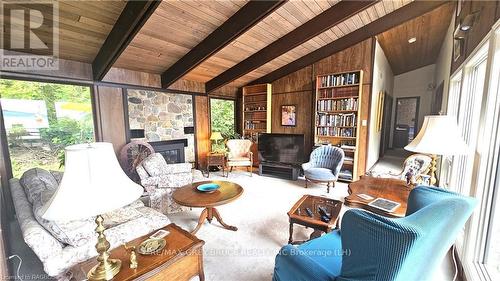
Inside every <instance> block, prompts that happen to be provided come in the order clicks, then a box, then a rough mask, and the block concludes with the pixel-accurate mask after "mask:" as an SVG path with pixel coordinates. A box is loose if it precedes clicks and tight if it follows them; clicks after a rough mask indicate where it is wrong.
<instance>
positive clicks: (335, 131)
mask: <svg viewBox="0 0 500 281" xmlns="http://www.w3.org/2000/svg"><path fill="white" fill-rule="evenodd" d="M318 136H324V137H356V128H339V127H318Z"/></svg>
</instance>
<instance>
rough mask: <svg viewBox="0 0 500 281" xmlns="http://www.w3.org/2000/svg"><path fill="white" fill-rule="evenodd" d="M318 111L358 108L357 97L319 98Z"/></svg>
mask: <svg viewBox="0 0 500 281" xmlns="http://www.w3.org/2000/svg"><path fill="white" fill-rule="evenodd" d="M318 110H319V111H338V110H358V99H357V98H348V99H340V100H319V101H318Z"/></svg>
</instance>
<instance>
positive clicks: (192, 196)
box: [172, 181, 243, 208]
mask: <svg viewBox="0 0 500 281" xmlns="http://www.w3.org/2000/svg"><path fill="white" fill-rule="evenodd" d="M205 183H215V184H218V185H220V188H219V189H217V190H216V191H214V192H210V193H208V192H201V191H198V190H197V189H196V187H197V186H199V185H201V184H205ZM241 194H243V188H242V187H241V186H240V185H239V184H236V183H234V182H229V181H201V182H195V183H192V184H189V185H186V186H184V187H181V188H179V189H177V190H176V191H174V193H173V195H172V198H173V199H174V201H175V202H176V203H177V204H179V205H182V206H186V207H198V208H204V207H214V206H219V205H224V204H227V203H229V202H231V201H234V200H236V199H237V198H238V197H240V196H241Z"/></svg>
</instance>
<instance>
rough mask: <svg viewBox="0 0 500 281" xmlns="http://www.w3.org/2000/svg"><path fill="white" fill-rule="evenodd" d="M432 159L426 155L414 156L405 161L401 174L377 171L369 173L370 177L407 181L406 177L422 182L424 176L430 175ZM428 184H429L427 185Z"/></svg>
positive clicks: (412, 180)
mask: <svg viewBox="0 0 500 281" xmlns="http://www.w3.org/2000/svg"><path fill="white" fill-rule="evenodd" d="M431 162H432V158H431V157H430V156H429V155H426V154H418V153H417V154H412V155H410V156H408V157H407V158H406V159H405V162H404V164H403V169H402V170H401V171H399V172H392V171H390V172H384V173H378V172H376V171H372V172H369V175H370V176H374V177H379V178H394V179H400V180H406V177H407V176H409V177H410V178H411V182H417V183H421V182H422V176H423V175H427V174H428V173H429V170H430V167H431ZM427 184H428V183H427Z"/></svg>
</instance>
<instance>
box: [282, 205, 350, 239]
mask: <svg viewBox="0 0 500 281" xmlns="http://www.w3.org/2000/svg"><path fill="white" fill-rule="evenodd" d="M318 207H323V208H325V209H326V211H327V212H328V213H329V214H330V217H331V219H330V221H329V222H324V221H322V220H321V219H320V217H321V215H320V213H319V211H318ZM306 208H309V209H311V211H312V217H310V216H309V215H308V214H307V212H306ZM341 209H342V202H340V201H337V200H333V199H330V198H326V197H321V196H314V195H304V196H302V198H300V200H299V201H297V203H295V205H293V207H292V209H290V211H289V212H288V217H289V221H290V237H289V238H288V244H299V243H302V242H304V241H300V242H293V224H294V223H295V224H300V225H303V226H306V227H311V228H312V229H314V232H313V233H312V234H311V236H310V239H313V238H317V237H319V236H321V233H322V232H325V233H328V232H330V231H332V230H333V229H335V228H336V227H337V221H338V217H339V213H340V210H341Z"/></svg>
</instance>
